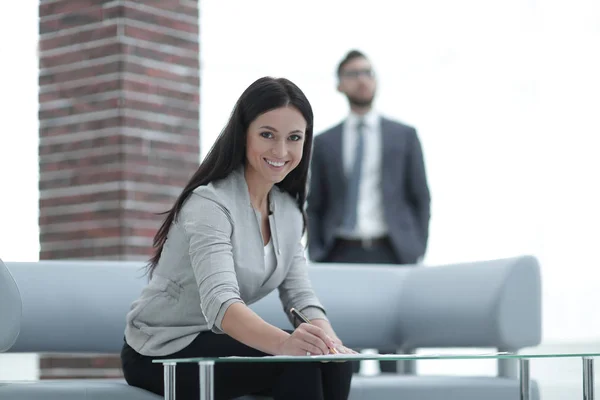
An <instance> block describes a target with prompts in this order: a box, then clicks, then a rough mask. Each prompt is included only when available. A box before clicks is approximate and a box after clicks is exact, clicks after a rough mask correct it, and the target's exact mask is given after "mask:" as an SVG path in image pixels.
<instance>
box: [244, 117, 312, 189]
mask: <svg viewBox="0 0 600 400" xmlns="http://www.w3.org/2000/svg"><path fill="white" fill-rule="evenodd" d="M305 133H306V120H305V119H304V117H303V116H302V114H301V113H300V112H299V111H298V110H297V109H296V108H294V107H293V106H287V107H281V108H277V109H275V110H271V111H268V112H266V113H264V114H261V115H259V116H258V118H256V119H255V120H254V121H253V122H252V123H251V124H250V126H249V127H248V133H247V135H246V158H247V160H248V166H249V167H250V168H251V169H252V172H253V175H255V176H256V177H257V178H260V179H261V180H264V181H265V183H266V182H269V183H271V184H275V183H278V182H281V181H282V180H283V179H284V178H285V177H286V176H287V174H289V173H290V171H292V170H293V169H294V168H296V167H297V166H298V164H299V163H300V161H301V160H302V153H303V149H304V140H305V137H304V136H305Z"/></svg>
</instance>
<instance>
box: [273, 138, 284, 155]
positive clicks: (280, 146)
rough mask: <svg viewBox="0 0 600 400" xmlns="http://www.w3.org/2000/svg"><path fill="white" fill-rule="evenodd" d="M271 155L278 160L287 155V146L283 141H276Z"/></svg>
mask: <svg viewBox="0 0 600 400" xmlns="http://www.w3.org/2000/svg"><path fill="white" fill-rule="evenodd" d="M271 151H272V152H273V155H274V156H275V157H278V158H283V157H284V156H285V155H286V154H287V146H286V143H285V141H278V142H277V143H275V145H274V146H273V148H272V149H271Z"/></svg>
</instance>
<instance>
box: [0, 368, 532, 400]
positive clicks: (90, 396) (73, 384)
mask: <svg viewBox="0 0 600 400" xmlns="http://www.w3.org/2000/svg"><path fill="white" fill-rule="evenodd" d="M531 388H532V396H531V400H539V390H538V387H537V384H536V383H535V382H534V381H532V382H531ZM0 398H1V399H2V400H22V399H27V400H125V399H127V400H159V399H162V397H160V396H157V395H155V394H153V393H150V392H147V391H145V390H142V389H138V388H135V387H131V386H129V385H127V384H126V383H125V382H124V381H121V380H77V381H71V380H58V381H50V380H49V381H39V382H25V383H23V382H18V383H12V384H4V385H2V384H0ZM372 399H377V400H479V399H486V400H517V399H519V382H518V380H516V379H506V378H495V377H455V376H410V375H393V374H383V375H380V376H376V377H364V376H358V375H357V376H354V378H353V379H352V392H351V393H350V399H349V400H372ZM238 400H267V398H265V397H251V396H244V397H243V398H239V399H238Z"/></svg>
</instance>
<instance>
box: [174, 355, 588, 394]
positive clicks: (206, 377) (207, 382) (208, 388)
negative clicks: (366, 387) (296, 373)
mask: <svg viewBox="0 0 600 400" xmlns="http://www.w3.org/2000/svg"><path fill="white" fill-rule="evenodd" d="M581 359H582V361H583V365H582V367H583V368H582V381H583V400H594V358H593V357H581ZM529 360H530V359H529V358H519V393H520V396H519V398H520V400H530V398H531V386H530V382H531V381H530V375H529ZM313 362H314V361H313ZM163 366H164V379H165V400H176V391H175V368H176V367H177V363H175V362H165V363H163ZM198 366H199V369H200V400H214V398H215V397H214V396H215V394H214V386H213V383H214V380H213V379H214V366H215V362H214V361H200V362H198Z"/></svg>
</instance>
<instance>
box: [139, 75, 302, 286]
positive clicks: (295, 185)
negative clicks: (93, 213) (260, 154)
mask: <svg viewBox="0 0 600 400" xmlns="http://www.w3.org/2000/svg"><path fill="white" fill-rule="evenodd" d="M285 106H293V107H295V108H296V109H297V110H298V111H300V113H301V114H302V115H303V116H304V119H305V120H306V132H305V136H304V138H305V139H304V150H303V156H302V160H300V163H299V164H298V166H297V167H296V168H294V170H292V171H291V172H290V173H289V174H288V175H287V176H286V177H285V179H284V180H282V181H281V182H279V183H278V184H277V186H279V188H281V189H282V190H284V191H286V192H288V193H289V194H290V195H291V196H292V197H293V198H294V199H296V202H297V203H298V208H299V209H300V211H301V212H302V216H303V218H304V229H306V223H307V222H306V220H307V218H306V212H305V211H304V203H305V201H306V187H307V179H308V170H309V163H310V158H311V150H312V139H313V112H312V107H311V105H310V103H309V101H308V99H307V98H306V96H305V95H304V93H303V92H302V91H301V90H300V88H298V87H297V86H296V85H295V84H294V83H292V82H290V81H289V80H287V79H285V78H271V77H264V78H260V79H258V80H256V81H255V82H254V83H252V84H251V85H250V86H249V87H248V88H247V89H246V90H245V91H244V93H242V95H241V96H240V98H239V99H238V101H237V102H236V104H235V106H234V108H233V111H232V113H231V117H230V118H229V121H228V122H227V125H226V126H225V128H224V129H223V131H222V132H221V134H220V135H219V137H218V138H217V140H216V142H215V143H214V145H213V147H212V148H211V149H210V151H209V152H208V154H207V155H206V158H205V159H204V161H202V163H201V164H200V167H199V168H198V170H197V171H196V173H194V175H193V176H192V178H191V179H190V180H189V182H188V183H187V185H186V186H185V188H184V189H183V191H182V192H181V194H180V195H179V197H178V198H177V200H176V201H175V204H174V205H173V207H172V208H171V209H170V210H168V211H166V212H164V213H162V214H167V217H166V218H165V220H164V222H163V223H162V225H161V227H160V228H159V229H158V232H157V233H156V235H155V236H154V242H153V247H154V254H153V256H152V258H151V259H150V261H149V263H148V266H147V272H148V273H149V275H150V277H151V276H152V272H153V271H154V269H155V268H156V265H157V264H158V261H159V260H160V256H161V253H162V249H163V246H164V244H165V242H166V240H167V234H168V232H169V229H170V227H171V224H172V223H173V221H175V219H176V218H177V215H178V214H179V211H180V210H181V207H183V204H184V203H185V201H186V200H187V199H188V197H189V196H190V195H191V194H192V192H193V191H194V189H196V188H197V187H199V186H202V185H207V184H209V183H210V182H213V181H216V180H220V179H223V178H225V177H227V176H228V175H229V174H231V173H232V172H233V171H234V170H235V169H236V168H237V167H239V166H240V165H242V164H244V163H245V160H246V134H247V131H248V127H249V126H250V123H251V122H252V121H254V120H255V119H256V118H257V117H258V116H259V115H261V114H264V113H265V112H267V111H270V110H274V109H276V108H280V107H285Z"/></svg>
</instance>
